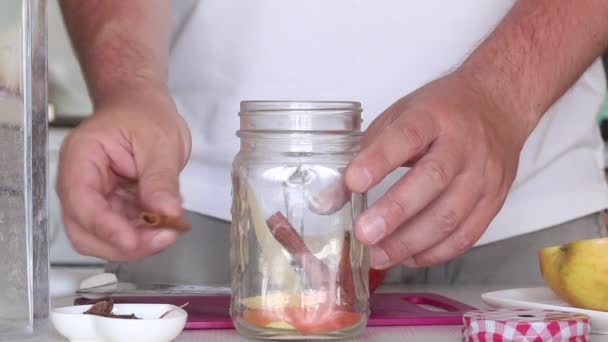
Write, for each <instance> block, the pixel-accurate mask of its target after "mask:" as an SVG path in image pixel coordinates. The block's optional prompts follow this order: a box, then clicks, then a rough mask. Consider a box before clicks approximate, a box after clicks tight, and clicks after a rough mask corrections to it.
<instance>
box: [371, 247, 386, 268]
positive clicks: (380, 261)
mask: <svg viewBox="0 0 608 342" xmlns="http://www.w3.org/2000/svg"><path fill="white" fill-rule="evenodd" d="M369 259H370V264H371V266H372V267H373V268H377V269H385V268H388V267H389V266H390V263H391V260H390V258H389V257H388V254H386V252H385V251H384V250H383V249H382V248H380V247H375V246H372V247H370V248H369Z"/></svg>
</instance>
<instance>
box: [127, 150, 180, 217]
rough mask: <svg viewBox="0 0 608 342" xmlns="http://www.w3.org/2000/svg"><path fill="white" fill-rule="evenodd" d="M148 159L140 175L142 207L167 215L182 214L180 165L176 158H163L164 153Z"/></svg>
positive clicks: (155, 154)
mask: <svg viewBox="0 0 608 342" xmlns="http://www.w3.org/2000/svg"><path fill="white" fill-rule="evenodd" d="M152 154H153V155H151V156H150V157H151V158H146V163H145V165H144V166H143V168H141V173H140V175H139V182H138V183H139V196H140V201H141V204H142V207H143V208H144V209H145V210H150V211H153V212H157V213H162V214H165V215H174V216H180V215H181V214H182V211H183V209H182V204H181V197H180V195H179V170H180V167H179V163H177V162H175V161H174V159H175V158H174V157H170V156H168V158H164V157H163V153H158V154H157V153H154V152H152ZM164 155H166V154H164Z"/></svg>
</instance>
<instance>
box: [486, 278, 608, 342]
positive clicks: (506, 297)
mask: <svg viewBox="0 0 608 342" xmlns="http://www.w3.org/2000/svg"><path fill="white" fill-rule="evenodd" d="M481 299H482V300H483V301H484V302H485V303H486V304H488V305H490V306H493V307H496V308H522V309H545V310H560V311H568V312H578V313H582V314H586V315H587V316H589V317H591V332H592V333H596V334H608V312H605V311H595V310H585V309H578V308H573V307H571V306H570V305H568V304H566V303H565V302H564V301H563V300H561V299H559V298H558V297H557V296H555V294H553V291H551V289H550V288H548V287H533V288H523V289H513V290H503V291H494V292H488V293H484V294H482V295H481Z"/></svg>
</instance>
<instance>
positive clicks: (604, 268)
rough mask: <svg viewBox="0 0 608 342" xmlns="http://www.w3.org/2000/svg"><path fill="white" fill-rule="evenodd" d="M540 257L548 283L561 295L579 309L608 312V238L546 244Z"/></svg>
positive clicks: (542, 269)
mask: <svg viewBox="0 0 608 342" xmlns="http://www.w3.org/2000/svg"><path fill="white" fill-rule="evenodd" d="M538 257H539V262H540V271H541V273H542V276H543V278H544V280H545V282H546V283H547V285H549V287H550V288H551V289H552V290H553V292H554V293H555V294H556V295H557V296H558V297H559V298H561V299H563V300H564V301H566V302H567V303H568V304H570V305H572V306H574V307H577V308H582V309H590V310H599V311H608V238H599V239H589V240H577V241H572V242H570V243H568V244H565V245H562V246H551V247H545V248H542V249H540V250H539V252H538Z"/></svg>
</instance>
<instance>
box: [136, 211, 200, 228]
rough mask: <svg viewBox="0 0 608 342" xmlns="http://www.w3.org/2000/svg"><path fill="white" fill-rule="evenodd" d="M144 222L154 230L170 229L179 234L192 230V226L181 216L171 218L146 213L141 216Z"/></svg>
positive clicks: (169, 216)
mask: <svg viewBox="0 0 608 342" xmlns="http://www.w3.org/2000/svg"><path fill="white" fill-rule="evenodd" d="M141 218H142V220H143V221H144V222H145V223H146V224H147V225H148V226H149V227H153V228H169V229H174V230H177V231H178V232H182V233H183V232H187V231H189V230H190V228H192V224H191V223H190V222H188V221H187V220H186V219H185V218H183V217H180V216H171V215H164V214H158V213H152V212H147V211H144V212H143V213H142V214H141Z"/></svg>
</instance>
